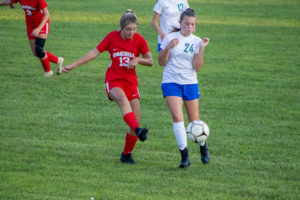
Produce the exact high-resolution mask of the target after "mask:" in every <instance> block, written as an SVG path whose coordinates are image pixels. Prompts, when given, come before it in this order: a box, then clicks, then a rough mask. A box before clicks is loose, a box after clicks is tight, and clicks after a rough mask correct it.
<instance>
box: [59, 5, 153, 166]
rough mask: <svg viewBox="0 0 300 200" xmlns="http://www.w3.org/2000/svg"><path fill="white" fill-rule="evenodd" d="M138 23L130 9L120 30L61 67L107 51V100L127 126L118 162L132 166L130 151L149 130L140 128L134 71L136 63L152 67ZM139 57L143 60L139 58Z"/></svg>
mask: <svg viewBox="0 0 300 200" xmlns="http://www.w3.org/2000/svg"><path fill="white" fill-rule="evenodd" d="M137 27H138V20H137V17H136V15H135V14H134V13H133V11H131V10H127V11H126V12H125V13H124V14H123V15H122V17H121V20H120V28H121V29H120V30H117V31H113V32H110V33H109V34H108V35H107V36H106V37H105V38H104V39H103V40H102V42H100V44H99V45H98V46H97V47H96V48H95V49H93V50H92V51H90V52H89V53H87V54H86V55H85V56H83V57H82V58H80V59H79V60H77V61H76V62H74V63H72V64H71V65H67V66H64V67H63V71H64V72H68V71H70V70H72V69H74V68H76V67H79V66H81V65H83V64H85V63H87V62H89V61H90V60H93V59H95V58H96V57H97V56H98V55H99V54H100V53H102V52H104V51H108V52H109V53H110V58H111V63H110V66H109V67H108V69H107V71H106V75H105V84H106V92H107V95H108V98H109V99H110V100H112V101H115V102H116V103H117V104H118V106H119V107H120V109H121V113H122V116H123V119H124V121H125V122H126V124H127V125H128V126H129V131H128V132H127V133H126V139H125V147H124V150H123V152H122V154H121V158H120V160H121V162H124V163H129V164H135V163H136V162H135V161H134V160H133V159H132V157H131V152H132V151H133V149H134V146H135V144H136V142H137V140H138V138H139V139H140V140H141V141H142V142H143V141H145V140H146V139H147V132H148V129H146V128H139V123H140V96H139V92H138V88H137V87H138V81H137V76H136V72H135V68H136V66H137V65H138V64H141V65H144V66H152V65H153V59H152V56H151V53H150V51H149V48H148V45H147V42H146V40H145V39H144V38H143V37H142V36H141V35H140V34H138V33H136V31H137ZM140 54H142V57H139V55H140Z"/></svg>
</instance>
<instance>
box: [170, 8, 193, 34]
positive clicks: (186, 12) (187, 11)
mask: <svg viewBox="0 0 300 200" xmlns="http://www.w3.org/2000/svg"><path fill="white" fill-rule="evenodd" d="M185 16H188V17H195V18H197V15H196V13H195V11H194V10H193V9H192V8H187V9H186V10H185V11H183V12H182V13H181V15H180V18H179V22H182V20H183V18H184V17H185ZM180 30H181V28H174V29H173V31H172V32H178V31H180Z"/></svg>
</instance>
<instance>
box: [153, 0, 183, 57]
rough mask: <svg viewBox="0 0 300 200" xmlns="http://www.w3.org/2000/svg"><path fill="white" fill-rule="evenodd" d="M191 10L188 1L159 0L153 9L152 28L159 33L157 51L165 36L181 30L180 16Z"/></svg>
mask: <svg viewBox="0 0 300 200" xmlns="http://www.w3.org/2000/svg"><path fill="white" fill-rule="evenodd" d="M187 8H189V4H188V2H187V0H158V1H156V4H155V6H154V8H153V11H154V13H153V18H152V26H153V28H154V29H155V30H156V32H157V33H158V44H157V50H158V51H160V45H161V42H162V40H163V39H164V37H165V35H166V34H168V33H170V32H171V31H173V29H174V28H179V17H180V14H181V13H182V12H183V11H184V10H185V9H187Z"/></svg>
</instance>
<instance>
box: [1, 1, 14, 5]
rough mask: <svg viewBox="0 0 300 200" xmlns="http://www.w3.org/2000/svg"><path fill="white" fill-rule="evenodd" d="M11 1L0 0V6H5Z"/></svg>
mask: <svg viewBox="0 0 300 200" xmlns="http://www.w3.org/2000/svg"><path fill="white" fill-rule="evenodd" d="M11 3H12V0H3V1H1V2H0V6H7V5H9V4H11Z"/></svg>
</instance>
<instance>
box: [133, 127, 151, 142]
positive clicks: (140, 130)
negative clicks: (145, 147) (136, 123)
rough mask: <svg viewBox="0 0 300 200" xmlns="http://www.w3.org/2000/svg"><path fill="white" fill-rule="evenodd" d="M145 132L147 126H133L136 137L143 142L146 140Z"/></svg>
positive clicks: (146, 131)
mask: <svg viewBox="0 0 300 200" xmlns="http://www.w3.org/2000/svg"><path fill="white" fill-rule="evenodd" d="M147 133H148V129H147V128H138V127H136V128H135V134H136V136H138V138H139V139H140V140H141V141H142V142H144V141H145V140H147Z"/></svg>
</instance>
